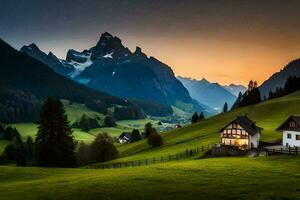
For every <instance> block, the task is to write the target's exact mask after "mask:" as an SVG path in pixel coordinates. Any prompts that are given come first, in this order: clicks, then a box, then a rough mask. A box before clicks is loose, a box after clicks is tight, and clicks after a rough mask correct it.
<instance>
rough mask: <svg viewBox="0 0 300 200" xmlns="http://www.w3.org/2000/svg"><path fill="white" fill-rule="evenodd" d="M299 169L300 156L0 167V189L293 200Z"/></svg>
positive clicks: (26, 193)
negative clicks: (115, 165)
mask: <svg viewBox="0 0 300 200" xmlns="http://www.w3.org/2000/svg"><path fill="white" fill-rule="evenodd" d="M299 166H300V157H260V158H215V159H203V160H193V161H185V162H176V163H175V162H173V163H168V164H158V165H153V166H148V167H140V168H137V167H134V168H126V169H111V170H87V169H53V168H52V169H50V168H21V167H0V189H1V195H2V197H5V199H7V200H10V199H23V200H26V199H30V200H34V199H149V200H150V199H155V198H157V199H172V200H174V199H197V200H199V199H223V200H226V199H249V200H250V199H251V200H253V199H257V200H260V199H263V200H266V199H270V200H271V199H272V200H273V199H274V200H275V199H299V198H300V190H299V184H298V183H299V178H300V172H299ZM287 169H289V170H287Z"/></svg>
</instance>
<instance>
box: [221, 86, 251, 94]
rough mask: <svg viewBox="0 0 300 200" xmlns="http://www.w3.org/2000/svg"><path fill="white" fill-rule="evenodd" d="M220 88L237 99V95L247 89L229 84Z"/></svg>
mask: <svg viewBox="0 0 300 200" xmlns="http://www.w3.org/2000/svg"><path fill="white" fill-rule="evenodd" d="M222 87H223V88H224V89H225V90H227V91H228V92H230V93H231V94H233V95H234V96H236V97H238V96H239V93H242V94H243V93H245V92H246V90H247V88H246V87H245V86H243V85H241V84H233V83H231V84H229V85H222Z"/></svg>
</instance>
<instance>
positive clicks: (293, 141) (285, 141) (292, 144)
mask: <svg viewBox="0 0 300 200" xmlns="http://www.w3.org/2000/svg"><path fill="white" fill-rule="evenodd" d="M288 134H291V136H292V137H291V139H288V138H287V135H288ZM296 135H300V131H287V130H284V131H283V135H282V145H283V146H290V147H300V140H296Z"/></svg>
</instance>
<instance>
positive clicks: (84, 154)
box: [77, 133, 119, 165]
mask: <svg viewBox="0 0 300 200" xmlns="http://www.w3.org/2000/svg"><path fill="white" fill-rule="evenodd" d="M118 154H119V153H118V150H117V148H116V147H115V146H114V145H113V139H112V138H111V137H109V136H108V135H107V133H103V134H99V135H98V136H97V137H96V138H95V140H94V141H93V143H92V144H91V145H87V144H84V143H81V144H80V146H79V149H78V154H77V156H78V163H79V165H87V164H92V163H97V162H105V161H109V160H112V159H115V158H117V157H118Z"/></svg>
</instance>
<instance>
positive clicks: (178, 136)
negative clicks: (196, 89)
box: [113, 91, 300, 162]
mask: <svg viewBox="0 0 300 200" xmlns="http://www.w3.org/2000/svg"><path fill="white" fill-rule="evenodd" d="M299 103H300V91H298V92H295V93H292V94H290V95H288V96H285V97H281V98H278V99H274V100H270V101H267V102H263V103H260V104H256V105H253V106H248V107H243V108H239V109H236V110H233V111H230V112H227V113H224V114H219V115H217V116H214V117H211V118H208V119H206V120H204V121H201V122H199V123H196V124H192V125H189V126H187V127H184V128H181V129H176V130H173V131H170V132H166V133H163V134H162V136H163V138H164V145H163V146H162V147H159V148H151V147H150V146H149V145H148V144H147V142H146V141H140V142H136V143H132V144H127V145H122V146H120V147H118V148H119V151H120V153H121V156H122V157H121V158H119V159H118V161H132V160H138V159H145V158H153V157H159V156H161V155H164V156H167V155H169V154H176V153H178V152H181V151H185V150H186V149H191V148H195V147H199V146H201V145H207V144H208V143H211V142H213V143H219V142H220V136H219V130H220V129H221V128H223V127H224V126H225V125H226V124H227V123H229V122H230V121H231V120H233V119H234V118H236V117H237V116H239V115H244V114H247V115H248V117H249V118H250V119H252V120H253V121H256V123H257V125H258V126H259V127H262V128H264V130H263V132H262V138H261V140H262V141H274V140H280V139H281V133H278V132H276V131H275V129H276V128H277V127H278V126H279V125H280V124H281V123H282V122H283V121H284V120H285V119H286V118H287V117H288V116H290V115H292V114H299V113H300V107H299ZM113 162H116V161H113Z"/></svg>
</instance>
